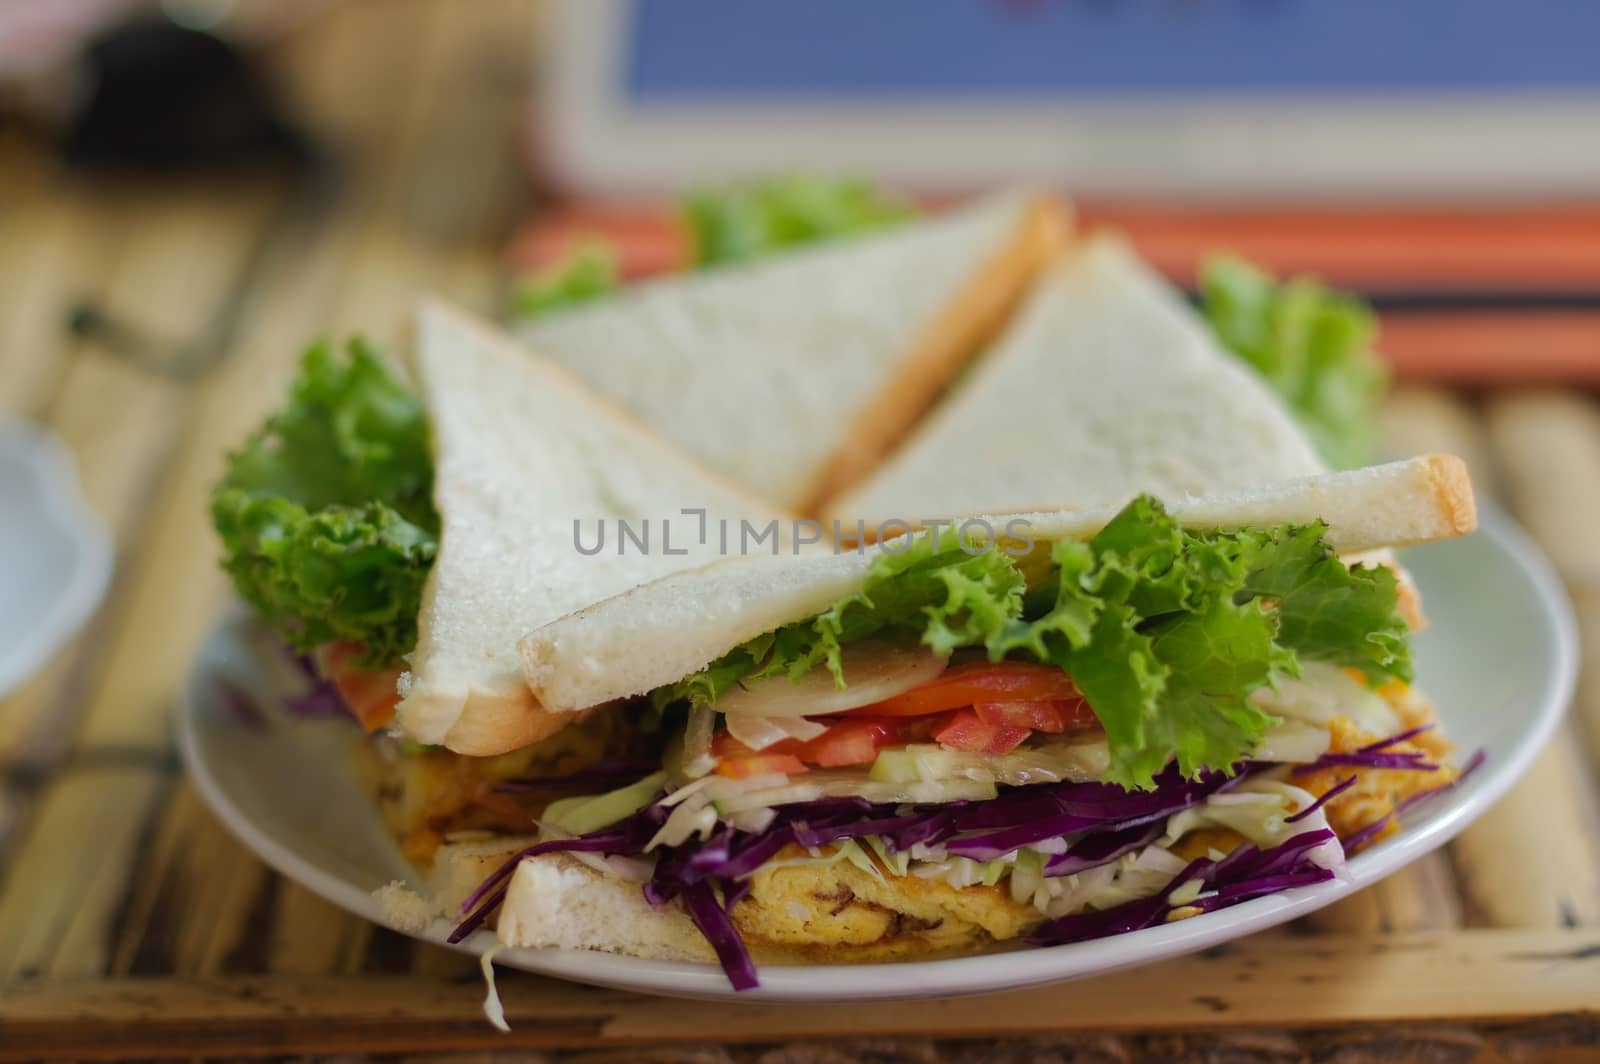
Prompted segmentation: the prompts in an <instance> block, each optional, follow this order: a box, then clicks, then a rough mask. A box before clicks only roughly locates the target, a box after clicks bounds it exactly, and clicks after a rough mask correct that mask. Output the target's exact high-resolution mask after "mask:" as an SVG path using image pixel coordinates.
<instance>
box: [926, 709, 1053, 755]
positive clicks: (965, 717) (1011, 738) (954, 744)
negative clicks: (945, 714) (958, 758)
mask: <svg viewBox="0 0 1600 1064" xmlns="http://www.w3.org/2000/svg"><path fill="white" fill-rule="evenodd" d="M1028 735H1029V732H1028V729H1027V728H1019V727H1015V726H1013V725H1009V724H986V723H984V722H983V721H981V720H979V719H978V714H976V713H974V712H973V711H972V710H970V709H963V710H959V711H957V712H955V713H952V714H950V719H949V720H948V721H946V722H945V723H944V724H941V725H940V726H939V727H937V728H935V729H934V732H933V737H934V738H935V739H937V740H939V745H941V746H947V747H949V748H950V749H952V750H970V751H972V752H974V753H981V754H1009V753H1010V752H1011V751H1013V750H1015V749H1016V748H1017V747H1018V746H1020V745H1022V740H1024V739H1026V738H1027V737H1028Z"/></svg>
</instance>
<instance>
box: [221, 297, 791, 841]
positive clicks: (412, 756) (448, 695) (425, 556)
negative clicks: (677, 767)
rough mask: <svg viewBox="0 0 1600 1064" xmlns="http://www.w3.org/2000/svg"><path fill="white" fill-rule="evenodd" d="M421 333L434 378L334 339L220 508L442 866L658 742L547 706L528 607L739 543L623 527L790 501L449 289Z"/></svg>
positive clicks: (241, 458) (740, 512) (265, 593)
mask: <svg viewBox="0 0 1600 1064" xmlns="http://www.w3.org/2000/svg"><path fill="white" fill-rule="evenodd" d="M414 347H415V359H414V365H412V366H411V367H410V368H411V371H412V372H413V373H414V375H415V383H416V387H417V392H416V393H413V392H412V391H411V390H410V388H409V387H408V386H407V383H406V382H404V381H403V380H402V378H401V373H402V370H403V367H401V366H399V365H396V364H393V363H390V362H389V361H388V360H386V359H385V358H384V357H383V356H382V355H381V354H380V353H379V352H377V351H376V350H374V349H373V348H372V347H371V346H370V345H367V344H365V343H362V342H360V341H357V342H354V343H352V344H351V347H350V350H349V352H348V354H347V355H346V356H344V357H341V356H340V355H339V354H338V353H336V352H335V351H334V350H332V349H331V348H330V347H328V346H327V345H318V346H315V347H313V348H312V349H311V350H310V351H309V352H308V353H307V354H306V356H305V358H304V360H303V363H302V367H301V371H300V375H299V378H298V379H297V380H296V382H295V384H294V387H293V390H292V393H291V396H290V400H289V403H288V404H287V406H286V407H285V408H284V409H283V410H281V411H280V412H278V413H276V414H275V415H273V416H272V417H271V418H270V419H268V420H267V422H266V423H265V424H264V425H263V426H262V428H261V429H260V430H259V431H258V432H257V433H255V434H254V435H253V436H252V437H251V438H250V439H249V440H248V441H247V442H246V443H245V444H244V446H243V447H242V448H240V449H239V450H238V451H236V452H235V453H233V454H232V455H231V456H230V457H229V460H228V466H227V471H226V474H225V476H224V477H223V479H222V481H221V482H220V483H219V485H218V486H217V488H216V490H215V492H214V494H213V497H212V517H213V521H214V523H215V525H216V527H217V530H218V532H219V535H220V537H221V539H222V541H223V545H224V558H223V565H224V567H225V568H226V570H227V571H228V573H229V575H230V576H231V577H232V579H233V582H234V585H235V587H236V588H237V589H238V590H239V592H240V593H241V595H242V597H243V598H245V599H246V601H248V602H249V603H250V604H251V605H252V606H253V607H255V609H256V611H257V613H258V614H259V615H260V616H261V617H262V618H263V619H264V620H265V621H266V622H268V623H269V624H271V625H273V626H274V627H276V628H277V629H278V630H279V631H280V632H281V633H282V634H283V635H284V637H285V639H286V640H287V641H288V642H289V644H290V645H291V646H292V647H293V648H294V649H295V650H296V651H297V652H299V653H302V654H304V655H306V656H307V657H308V658H309V659H310V660H311V663H312V664H313V667H314V671H315V672H316V673H317V674H319V675H320V676H321V677H323V678H325V680H324V683H323V684H322V685H320V686H319V687H317V688H313V689H312V690H310V691H308V692H306V696H305V698H304V699H303V701H305V702H307V703H308V704H311V705H324V706H325V705H327V704H329V703H334V704H340V703H342V705H343V707H345V708H347V709H348V710H349V711H350V712H351V713H352V714H353V715H354V716H355V717H357V718H358V719H359V721H360V722H361V724H362V725H363V726H364V727H365V728H366V729H367V730H368V731H369V732H371V733H372V734H373V741H372V743H371V744H369V745H368V746H367V747H366V750H365V753H366V761H367V764H366V765H365V766H364V768H363V771H364V773H365V774H366V775H367V777H368V779H369V782H370V783H371V786H372V789H373V791H374V793H375V795H377V796H378V798H379V801H380V804H381V806H382V807H383V809H384V811H385V813H386V815H387V816H388V818H389V820H390V823H391V825H392V826H393V827H394V829H395V832H396V834H397V836H398V837H399V839H400V841H401V843H402V846H403V849H404V851H405V852H406V854H407V855H408V856H410V857H411V858H413V859H414V860H418V861H423V862H426V861H427V860H428V859H429V858H430V857H431V854H432V851H433V850H434V848H435V847H436V846H437V845H438V843H439V841H440V840H441V839H442V838H443V837H444V836H445V835H448V834H451V833H453V832H457V831H461V830H466V829H493V830H523V829H525V828H526V826H527V824H528V823H530V815H531V812H533V811H537V809H538V808H539V807H540V806H539V805H538V804H537V803H538V802H540V801H542V800H544V799H545V798H546V797H548V796H549V795H550V794H552V793H554V794H559V793H560V792H561V790H562V789H563V788H570V787H572V786H582V785H583V784H582V782H581V777H582V774H583V773H584V772H587V771H590V770H593V769H596V768H603V767H604V766H605V765H608V764H610V765H615V764H616V763H619V762H626V761H627V760H628V759H629V758H631V757H636V756H638V755H639V754H640V753H641V752H650V751H649V747H650V743H651V742H652V741H653V737H652V736H649V735H644V734H641V732H640V730H639V729H638V728H637V727H636V726H635V724H634V723H633V722H631V721H630V722H627V724H626V726H622V723H621V722H620V721H619V719H618V718H617V716H616V715H615V714H611V713H595V714H589V715H587V716H584V718H583V719H581V720H580V719H577V718H578V717H579V716H580V715H579V714H565V713H555V712H547V711H546V710H545V709H544V708H543V707H541V706H540V705H539V704H538V702H537V700H536V698H535V697H534V696H533V695H532V693H531V692H530V691H529V689H528V687H527V685H526V684H525V683H524V682H523V680H522V673H521V665H520V662H519V659H518V656H517V651H516V642H517V640H518V639H519V638H521V637H522V636H523V635H524V634H526V632H527V631H528V629H529V627H530V626H537V625H538V624H540V623H543V622H545V621H549V620H554V619H556V618H557V617H560V616H562V615H564V614H567V613H570V612H572V611H574V610H576V609H580V608H582V607H584V606H587V605H590V604H592V603H594V602H597V601H599V600H601V599H603V598H605V597H607V596H608V595H613V594H616V593H618V592H621V591H623V590H626V589H627V588H630V587H632V586H634V585H636V584H640V583H643V582H645V581H647V580H649V579H652V578H654V577H657V576H660V575H663V574H665V573H668V572H672V571H674V570H676V569H678V568H682V567H686V566H692V565H697V564H703V563H704V562H705V561H707V560H709V559H710V558H711V557H712V556H713V552H714V551H715V550H716V549H717V544H716V543H715V541H706V540H697V539H695V538H694V537H691V536H687V535H686V536H684V537H682V539H683V542H682V543H676V542H675V543H670V544H662V543H660V542H659V539H658V540H657V542H656V547H657V549H655V550H649V551H646V550H643V549H626V550H619V543H618V542H617V538H616V537H618V536H619V535H621V534H622V529H623V526H624V525H626V526H627V528H628V529H629V531H630V532H631V534H632V535H634V536H639V535H644V536H648V535H649V534H650V533H649V526H650V524H651V523H653V522H655V521H657V520H658V519H659V517H660V516H661V515H662V514H664V513H672V514H676V513H677V512H678V511H679V509H680V508H691V509H698V510H700V511H703V512H704V513H705V514H706V515H707V516H708V519H709V520H723V519H738V520H750V521H752V522H755V521H757V519H762V520H770V519H771V518H773V517H775V516H776V515H777V514H778V512H779V511H777V510H776V509H774V508H772V507H771V506H769V505H768V504H766V503H764V502H761V501H759V500H756V499H753V498H751V497H749V496H748V495H746V494H745V493H743V492H742V491H740V490H739V489H737V488H735V487H733V486H731V485H729V484H726V483H725V482H723V481H722V480H721V479H719V478H717V477H716V476H714V475H712V474H710V473H707V472H705V471H703V470H701V469H700V468H698V467H697V466H695V465H694V464H693V463H692V462H690V461H689V460H687V459H686V458H684V457H683V456H681V455H679V454H678V453H676V452H675V451H674V450H673V449H672V448H671V446H670V445H668V444H666V443H664V442H663V441H660V440H657V439H655V438H654V437H651V436H650V435H648V434H647V433H645V432H643V431H642V430H641V429H639V428H638V427H637V426H635V425H634V424H632V423H631V422H630V421H628V420H627V419H626V418H625V417H623V416H622V415H621V414H619V413H618V412H617V411H616V410H615V409H614V408H612V407H611V406H609V405H608V404H607V403H605V402H604V401H602V400H600V399H599V398H597V397H595V396H593V395H592V394H590V393H589V392H588V391H587V389H585V388H584V387H583V386H582V385H581V384H580V383H579V382H577V381H575V380H574V379H572V378H571V376H570V375H568V374H567V373H566V372H565V371H563V370H562V369H561V368H560V367H559V366H557V365H555V364H554V363H553V362H551V361H549V360H543V359H539V358H536V357H531V356H530V355H529V354H528V353H527V352H526V351H525V350H524V349H523V347H522V346H521V345H520V344H518V343H517V342H516V341H514V340H512V339H511V338H510V337H508V336H506V335H505V334H503V333H500V332H499V331H498V330H495V329H493V328H491V327H489V326H486V325H483V324H480V323H478V322H476V321H474V320H472V319H471V318H469V317H467V316H466V315H463V314H461V313H460V312H458V311H456V310H454V309H452V308H450V307H448V306H445V305H443V304H438V303H430V304H426V305H424V306H423V307H422V308H421V310H420V312H419V314H418V317H417V321H416V329H415V344H414ZM580 523H581V525H582V527H581V528H580V527H579V525H580ZM608 530H609V535H610V536H611V537H612V538H611V539H609V540H608V541H607V542H606V543H605V544H604V545H603V546H604V553H603V556H602V557H595V556H594V554H596V553H599V550H598V547H599V546H600V545H599V544H597V542H596V537H597V536H600V535H606V534H608ZM658 536H659V533H658ZM580 539H581V541H582V546H583V548H584V549H583V550H582V551H580V550H579V549H578V545H579V541H580ZM663 546H665V547H666V548H667V549H666V550H662V549H660V548H661V547H663ZM462 755H466V756H462ZM508 779H516V780H519V781H521V786H523V787H524V788H525V790H526V793H522V792H517V791H515V790H514V789H507V788H505V787H502V786H501V784H503V783H504V782H505V781H506V780H508Z"/></svg>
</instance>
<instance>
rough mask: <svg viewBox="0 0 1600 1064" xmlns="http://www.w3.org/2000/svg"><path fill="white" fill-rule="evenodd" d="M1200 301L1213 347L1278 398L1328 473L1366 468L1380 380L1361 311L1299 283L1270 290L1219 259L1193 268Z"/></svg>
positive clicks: (1370, 326) (1367, 320) (1372, 323)
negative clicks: (1244, 365)
mask: <svg viewBox="0 0 1600 1064" xmlns="http://www.w3.org/2000/svg"><path fill="white" fill-rule="evenodd" d="M1200 294H1201V307H1202V310H1203V311H1204V313H1205V316H1206V318H1207V320H1208V321H1209V322H1210V323H1211V327H1212V329H1213V331H1214V332H1215V333H1216V335H1217V338H1218V339H1219V340H1221V342H1222V344H1223V345H1224V346H1225V347H1227V348H1228V349H1229V350H1231V351H1233V352H1234V354H1236V355H1238V356H1239V357H1240V358H1242V359H1244V360H1245V361H1246V362H1248V363H1250V364H1251V365H1252V366H1254V367H1255V368H1256V370H1257V371H1258V372H1260V374H1261V375H1262V376H1263V377H1264V378H1266V380H1267V383H1269V384H1270V385H1271V386H1272V387H1273V389H1274V390H1275V391H1277V393H1278V394H1279V395H1280V396H1282V398H1283V399H1284V401H1285V402H1286V403H1287V404H1288V405H1289V408H1290V409H1291V410H1292V411H1294V413H1295V416H1296V417H1297V418H1298V419H1299V421H1300V423H1301V425H1302V426H1303V427H1304V428H1305V431H1306V434H1307V435H1308V436H1310V438H1311V441H1312V443H1313V444H1314V445H1315V446H1316V448H1317V450H1318V451H1319V452H1320V453H1321V455H1322V457H1323V459H1324V460H1325V461H1326V462H1327V463H1328V464H1329V465H1331V466H1333V467H1334V468H1336V469H1350V468H1354V467H1356V466H1360V465H1365V464H1367V463H1368V462H1370V461H1371V460H1372V459H1373V458H1374V456H1375V455H1376V454H1377V453H1378V426H1377V409H1378V405H1379V404H1380V403H1381V402H1382V400H1383V396H1384V393H1385V391H1386V390H1387V388H1388V381H1389V375H1388V371H1387V368H1386V367H1385V366H1384V363H1383V362H1382V360H1381V359H1379V358H1378V357H1377V355H1376V354H1374V353H1373V347H1372V345H1373V337H1374V335H1375V333H1376V331H1377V323H1376V320H1375V319H1374V317H1373V314H1372V311H1371V310H1370V309H1369V308H1368V307H1367V306H1366V305H1365V304H1364V303H1362V302H1361V301H1360V300H1358V299H1355V298H1354V297H1352V296H1348V295H1345V294H1342V293H1339V292H1335V291H1332V290H1330V289H1328V288H1326V287H1324V286H1323V285H1321V284H1319V283H1317V282H1316V281H1314V280H1312V279H1310V278H1306V277H1297V278H1294V279H1292V280H1289V281H1285V282H1283V283H1281V284H1280V283H1277V282H1275V281H1274V280H1273V279H1272V278H1271V277H1269V276H1268V275H1267V274H1265V273H1263V272H1262V271H1260V270H1258V269H1256V268H1255V267H1254V266H1251V265H1250V264H1249V263H1246V262H1244V261H1243V260H1241V259H1237V258H1232V257H1228V256H1219V257H1216V258H1213V259H1211V260H1210V261H1209V262H1207V263H1206V264H1205V265H1204V266H1203V267H1202V269H1201V272H1200Z"/></svg>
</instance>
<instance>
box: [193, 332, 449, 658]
mask: <svg viewBox="0 0 1600 1064" xmlns="http://www.w3.org/2000/svg"><path fill="white" fill-rule="evenodd" d="M432 488H433V461H432V458H431V457H430V454H429V450H428V428H427V420H426V418H425V417H424V414H423V410H422V405H421V403H420V402H419V401H418V400H417V398H416V397H415V396H414V395H412V394H411V393H410V392H409V391H408V390H407V389H406V388H405V387H404V385H402V384H401V383H400V382H399V381H398V380H396V379H395V377H394V376H393V375H392V374H391V372H390V370H389V368H388V366H387V364H386V362H385V360H384V358H383V356H382V355H381V354H380V353H379V352H378V351H377V349H376V348H374V347H372V346H371V345H369V344H367V343H366V342H365V341H363V340H360V339H356V340H352V341H351V342H350V344H349V345H348V349H347V352H346V354H345V356H344V357H342V358H341V357H340V356H339V355H337V354H336V353H335V352H334V350H333V348H332V347H331V346H330V345H328V344H326V343H319V344H316V345H314V346H312V347H311V348H310V349H308V350H307V351H306V352H305V354H304V356H303V357H302V359H301V365H300V373H299V376H298V377H297V378H296V380H295V382H294V384H293V386H292V388H291V390H290V393H289V399H288V403H287V404H286V405H285V406H284V407H283V409H281V410H279V411H278V412H277V413H275V414H273V415H272V416H271V417H269V418H268V419H267V420H266V422H265V423H264V424H263V425H262V426H261V428H260V429H258V430H257V431H256V432H255V433H253V434H252V435H251V436H250V438H249V439H248V440H247V441H246V442H245V444H244V446H243V447H241V448H240V449H239V450H237V451H235V452H233V453H232V454H230V455H229V456H228V459H227V467H226V470H225V472H224V474H223V477H222V479H221V481H220V482H218V484H217V485H216V487H215V488H214V489H213V490H212V495H211V519H212V524H213V525H214V526H215V527H216V530H217V534H218V535H219V536H220V537H221V539H222V544H223V559H222V567H223V569H224V570H226V571H227V573H228V575H229V577H230V578H231V579H232V581H233V585H234V587H235V588H236V589H237V590H238V592H239V594H240V595H241V596H242V597H243V598H244V599H245V600H246V601H247V602H249V603H250V604H251V605H252V606H254V607H255V608H256V610H257V611H258V612H259V613H260V614H261V616H262V617H263V618H265V619H266V620H267V621H268V622H269V623H272V624H274V625H275V626H277V627H278V628H279V629H280V630H281V631H282V632H283V634H284V636H285V637H286V638H287V639H288V641H289V642H290V643H291V644H293V645H294V646H295V647H296V648H298V649H301V650H311V649H313V648H315V647H317V646H320V645H322V644H324V643H328V642H332V641H335V640H351V641H354V642H356V643H360V644H361V645H362V646H363V647H365V648H366V656H365V659H364V663H366V664H370V665H374V666H383V665H390V664H393V663H394V662H396V661H398V660H399V658H400V657H401V655H403V654H405V653H406V652H408V651H410V650H411V648H412V646H413V645H414V644H415V643H416V637H417V628H416V625H417V612H418V610H419V609H420V607H421V602H422V585H423V581H424V580H425V579H426V578H427V574H428V569H429V568H430V567H431V566H432V564H433V559H434V556H435V554H436V553H437V551H438V535H439V516H438V514H437V512H436V511H435V510H434V508H433V501H432Z"/></svg>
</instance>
